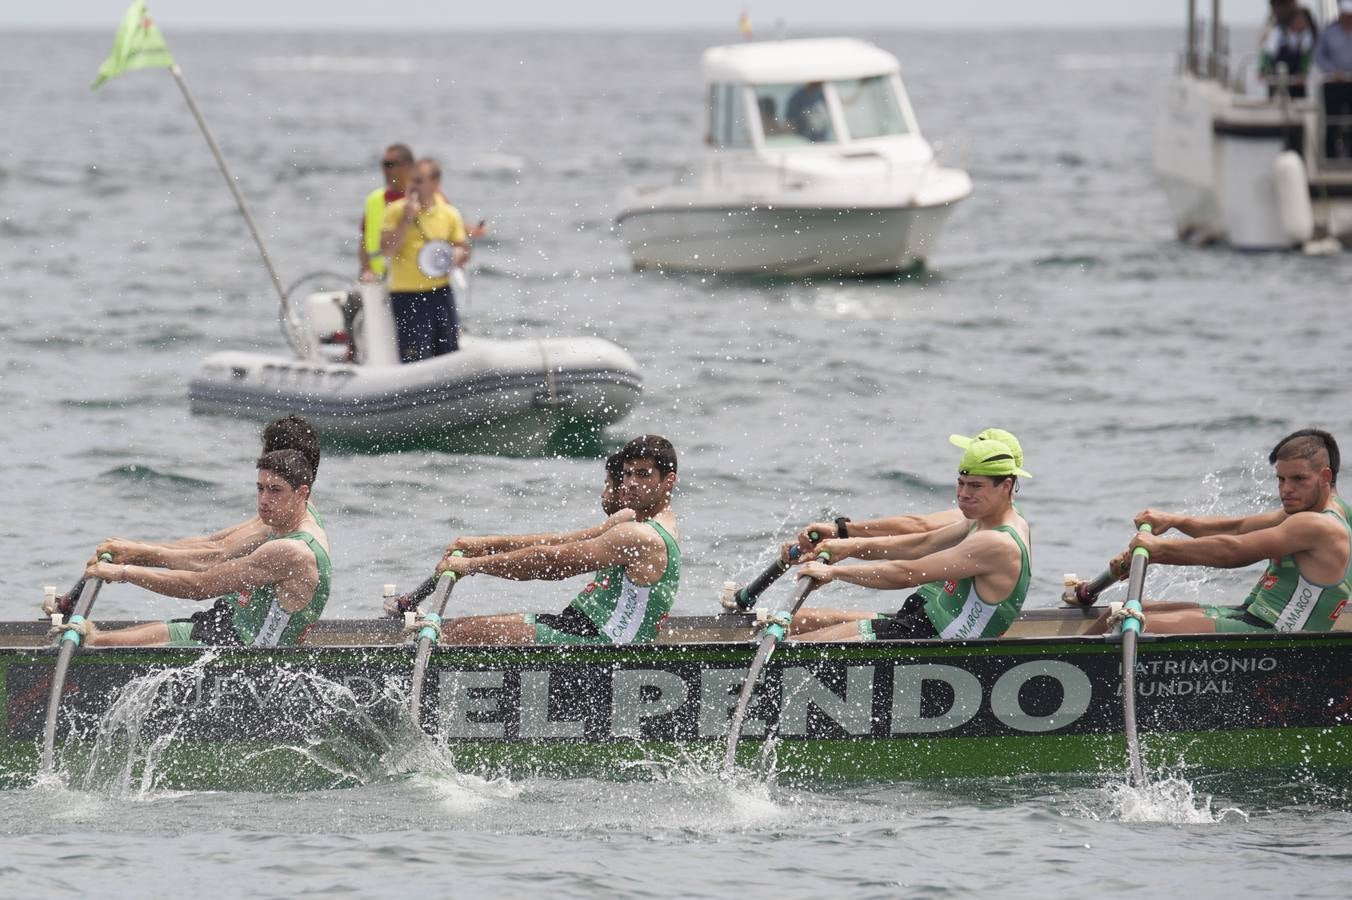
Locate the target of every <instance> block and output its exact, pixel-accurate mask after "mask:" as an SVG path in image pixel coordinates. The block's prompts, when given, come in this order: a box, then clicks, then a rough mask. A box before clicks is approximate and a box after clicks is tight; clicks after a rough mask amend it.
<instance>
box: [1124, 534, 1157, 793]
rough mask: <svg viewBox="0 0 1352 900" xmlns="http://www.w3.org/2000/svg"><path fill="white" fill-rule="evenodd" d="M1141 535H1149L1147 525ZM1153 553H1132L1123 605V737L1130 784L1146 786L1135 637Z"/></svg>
mask: <svg viewBox="0 0 1352 900" xmlns="http://www.w3.org/2000/svg"><path fill="white" fill-rule="evenodd" d="M1137 531H1138V532H1141V533H1144V534H1150V533H1151V528H1150V526H1149V525H1148V524H1144V523H1143V524H1142V525H1141V526H1140V527H1139V528H1138V529H1137ZM1149 561H1150V551H1149V550H1147V549H1145V548H1144V547H1137V548H1136V549H1135V550H1132V551H1131V568H1130V574H1129V575H1128V581H1127V600H1126V603H1124V604H1123V605H1122V608H1123V615H1122V619H1121V628H1122V733H1123V735H1124V736H1125V737H1126V739H1127V764H1128V767H1129V771H1130V776H1131V783H1132V785H1134V786H1136V787H1140V786H1142V785H1144V784H1145V769H1144V768H1143V767H1142V766H1141V742H1140V740H1139V738H1138V737H1137V734H1136V635H1137V633H1138V632H1140V630H1141V621H1142V617H1141V594H1142V592H1144V590H1145V569H1146V564H1147V563H1148V562H1149Z"/></svg>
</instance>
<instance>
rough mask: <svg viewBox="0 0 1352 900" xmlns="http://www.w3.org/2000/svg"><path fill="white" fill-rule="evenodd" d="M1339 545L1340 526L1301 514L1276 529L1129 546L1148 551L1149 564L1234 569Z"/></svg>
mask: <svg viewBox="0 0 1352 900" xmlns="http://www.w3.org/2000/svg"><path fill="white" fill-rule="evenodd" d="M1339 542H1342V544H1346V542H1347V535H1346V533H1345V531H1344V529H1343V527H1342V526H1341V525H1339V524H1338V523H1337V522H1334V521H1333V519H1332V518H1331V517H1329V516H1324V515H1321V514H1319V513H1314V512H1302V513H1297V514H1296V515H1294V516H1288V517H1286V518H1285V520H1284V521H1283V522H1282V523H1281V524H1280V525H1276V526H1273V527H1271V528H1263V529H1261V530H1258V531H1250V532H1248V533H1246V534H1216V535H1208V536H1204V537H1199V538H1192V539H1189V540H1181V541H1177V540H1162V539H1160V538H1158V537H1156V536H1154V535H1141V534H1138V535H1137V536H1136V537H1135V538H1133V539H1132V542H1131V546H1132V547H1137V546H1141V547H1145V548H1146V549H1147V550H1149V551H1150V561H1151V562H1152V563H1164V564H1165V565H1171V566H1210V567H1213V568H1217V569H1237V568H1241V567H1243V566H1249V565H1253V564H1254V563H1256V562H1261V561H1263V560H1268V559H1276V558H1278V557H1280V556H1286V555H1288V554H1292V553H1301V552H1305V551H1310V550H1316V549H1318V548H1321V547H1323V546H1332V547H1338V546H1339Z"/></svg>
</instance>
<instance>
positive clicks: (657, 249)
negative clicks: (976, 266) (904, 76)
mask: <svg viewBox="0 0 1352 900" xmlns="http://www.w3.org/2000/svg"><path fill="white" fill-rule="evenodd" d="M703 72H704V81H705V84H706V86H707V92H708V120H707V126H706V127H707V134H706V137H705V143H706V147H705V150H704V153H703V160H702V163H701V166H700V170H699V172H698V174H697V175H696V176H695V177H694V178H693V179H691V180H689V181H681V182H678V183H676V184H674V185H670V186H666V187H649V188H639V189H636V190H633V191H631V192H630V193H628V194H627V195H626V196H625V197H624V198H623V200H622V208H621V210H620V212H619V213H618V215H617V217H616V219H615V231H616V233H617V234H618V236H619V238H620V240H622V241H623V242H624V244H625V246H626V247H627V248H628V250H629V253H630V255H631V256H632V257H633V261H634V265H635V267H636V268H656V269H662V270H669V271H695V272H718V273H758V274H773V275H789V276H800V275H874V274H886V273H894V272H899V271H906V270H908V269H913V268H915V267H916V266H918V265H920V264H922V263H923V262H924V261H925V259H926V258H927V257H928V256H929V255H930V254H931V253H932V252H933V251H934V247H935V243H936V241H937V240H938V237H939V232H940V230H941V229H942V228H943V225H944V223H945V221H946V220H947V219H948V217H949V215H950V214H951V212H952V211H953V207H954V206H955V205H956V204H957V203H958V202H960V201H961V200H963V199H964V198H966V197H967V196H968V195H969V194H970V193H971V192H972V182H971V179H970V178H969V177H968V175H967V173H966V172H964V171H961V170H959V169H954V168H946V167H944V166H941V165H940V164H939V163H938V161H937V160H936V157H935V153H934V149H933V148H932V147H931V146H930V144H929V143H928V142H927V141H926V140H925V138H924V137H923V136H922V135H921V133H920V127H919V125H918V124H917V122H916V117H915V113H914V112H913V111H912V109H911V104H910V101H909V99H908V98H907V95H906V89H905V86H904V85H903V84H902V80H901V74H900V65H899V63H898V61H897V58H896V57H895V56H893V55H892V54H890V53H888V52H886V51H884V50H882V49H880V48H879V47H876V46H874V45H873V44H870V43H867V42H865V41H860V40H855V39H850V38H817V39H807V40H783V41H760V42H749V43H743V44H735V45H728V46H720V47H711V48H710V49H708V50H706V51H705V53H704V62H703Z"/></svg>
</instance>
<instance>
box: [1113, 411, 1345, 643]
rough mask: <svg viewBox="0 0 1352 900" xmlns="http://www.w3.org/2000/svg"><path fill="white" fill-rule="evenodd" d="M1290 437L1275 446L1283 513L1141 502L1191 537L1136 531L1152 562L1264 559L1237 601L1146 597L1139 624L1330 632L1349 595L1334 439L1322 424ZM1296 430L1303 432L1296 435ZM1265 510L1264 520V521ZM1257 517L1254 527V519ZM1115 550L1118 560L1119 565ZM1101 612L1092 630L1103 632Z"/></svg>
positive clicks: (1136, 541)
mask: <svg viewBox="0 0 1352 900" xmlns="http://www.w3.org/2000/svg"><path fill="white" fill-rule="evenodd" d="M1310 432H1311V433H1308V434H1303V435H1299V436H1288V437H1287V438H1284V439H1283V440H1282V442H1281V443H1279V444H1278V445H1277V447H1276V448H1275V449H1274V450H1273V452H1272V456H1271V460H1272V463H1273V466H1274V468H1275V470H1276V474H1277V494H1278V497H1279V498H1280V499H1281V502H1282V509H1281V516H1280V517H1279V518H1278V517H1277V516H1275V515H1274V514H1273V513H1264V514H1262V515H1261V516H1260V517H1246V518H1244V519H1219V518H1209V517H1182V516H1170V515H1168V514H1161V513H1156V512H1155V511H1153V510H1146V511H1145V512H1144V513H1142V514H1141V516H1142V518H1141V519H1140V521H1141V522H1150V523H1151V524H1152V525H1159V526H1161V530H1165V529H1167V528H1177V529H1178V530H1180V531H1183V532H1184V533H1185V534H1190V535H1196V536H1195V537H1190V538H1187V539H1183V540H1170V539H1165V538H1161V537H1160V536H1159V535H1158V534H1146V533H1138V534H1137V535H1136V537H1135V538H1133V539H1132V542H1131V546H1130V547H1128V549H1127V552H1128V553H1129V552H1130V551H1131V550H1133V549H1135V548H1136V547H1144V548H1145V549H1146V550H1148V551H1149V553H1150V564H1151V565H1161V564H1162V565H1167V566H1210V567H1214V568H1223V569H1234V568H1240V567H1242V566H1248V565H1252V564H1253V563H1256V562H1262V561H1264V560H1267V561H1268V565H1267V568H1266V569H1265V570H1264V571H1263V574H1262V575H1261V576H1259V578H1258V583H1257V584H1255V585H1254V587H1253V589H1252V590H1251V591H1250V592H1249V595H1248V597H1246V598H1245V600H1244V603H1243V604H1242V605H1240V606H1207V605H1202V604H1197V603H1185V602H1172V603H1171V602H1157V601H1149V602H1146V603H1144V604H1142V606H1143V607H1144V612H1145V625H1144V628H1145V630H1148V631H1152V632H1159V633H1165V634H1199V633H1209V632H1216V631H1221V632H1273V631H1328V630H1330V629H1331V628H1333V626H1334V623H1336V622H1337V621H1338V616H1339V614H1340V613H1341V612H1342V610H1343V607H1344V605H1345V604H1346V603H1347V599H1348V596H1349V594H1352V528H1349V525H1348V520H1347V518H1346V516H1347V512H1346V509H1347V507H1346V505H1345V504H1344V503H1343V502H1342V501H1341V500H1340V499H1339V498H1338V497H1337V496H1336V495H1335V494H1334V490H1333V484H1334V477H1335V476H1334V471H1335V470H1334V466H1335V465H1337V443H1336V442H1335V441H1333V439H1332V437H1331V436H1328V437H1324V436H1323V435H1327V432H1318V431H1314V430H1313V429H1311V430H1310ZM1298 434H1299V433H1298ZM1264 518H1266V520H1267V521H1266V523H1264V522H1263V521H1262V520H1263V519H1264ZM1255 519H1256V520H1259V521H1258V524H1257V526H1256V527H1255V521H1254V520H1255ZM1120 559H1121V557H1118V559H1117V560H1114V563H1115V564H1116V563H1118V562H1119V561H1120ZM1108 618H1109V613H1108V611H1107V610H1105V612H1104V614H1103V615H1102V616H1100V617H1099V619H1098V621H1097V622H1096V623H1095V624H1094V626H1093V628H1092V630H1091V631H1090V632H1089V633H1091V634H1099V633H1102V632H1104V631H1106V630H1107V628H1108V627H1109V624H1108Z"/></svg>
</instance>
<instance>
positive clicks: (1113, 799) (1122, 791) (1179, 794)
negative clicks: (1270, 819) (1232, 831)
mask: <svg viewBox="0 0 1352 900" xmlns="http://www.w3.org/2000/svg"><path fill="white" fill-rule="evenodd" d="M1103 792H1104V795H1105V799H1106V800H1107V801H1108V806H1109V811H1108V815H1107V818H1111V819H1118V820H1120V821H1123V822H1158V823H1162V824H1169V825H1214V824H1217V823H1220V822H1226V821H1233V820H1234V819H1242V820H1243V821H1248V819H1249V814H1248V813H1246V812H1244V811H1243V810H1242V809H1238V808H1235V807H1225V808H1222V809H1214V808H1213V806H1212V798H1211V797H1210V796H1209V795H1208V796H1200V797H1199V796H1198V795H1197V793H1196V791H1195V789H1194V788H1193V785H1192V782H1190V781H1188V780H1187V779H1186V778H1181V777H1174V776H1171V777H1166V778H1161V779H1159V780H1158V781H1148V782H1146V783H1145V784H1144V785H1142V786H1140V787H1133V786H1132V785H1129V784H1126V783H1124V782H1123V783H1115V784H1109V785H1105V786H1104V788H1103Z"/></svg>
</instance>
